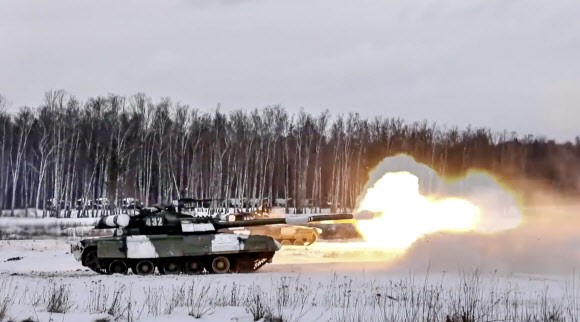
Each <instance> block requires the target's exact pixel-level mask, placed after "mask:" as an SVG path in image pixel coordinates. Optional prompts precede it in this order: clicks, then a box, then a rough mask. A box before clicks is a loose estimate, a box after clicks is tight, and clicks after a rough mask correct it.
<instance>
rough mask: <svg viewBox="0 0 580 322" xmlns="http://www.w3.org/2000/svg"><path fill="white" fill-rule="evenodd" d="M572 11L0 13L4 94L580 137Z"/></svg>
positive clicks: (159, 6)
mask: <svg viewBox="0 0 580 322" xmlns="http://www.w3.org/2000/svg"><path fill="white" fill-rule="evenodd" d="M579 17H580V1H578V0H561V1H560V0H555V1H545V0H475V1H467V0H456V1H438V0H417V1H415V0H396V1H395V0H381V1H344V0H325V1H316V0H314V1H313V0H309V1H305V0H304V1H301V0H299V1H251V0H246V1H234V0H229V1H224V0H222V1H202V0H197V1H176V0H173V1H78V0H70V1H62V0H52V1H21V0H3V1H1V2H0V93H1V94H2V95H4V96H5V97H6V98H7V99H8V100H9V101H11V102H12V106H13V109H16V108H17V107H19V106H21V105H30V106H36V105H38V104H40V103H41V101H42V97H43V93H44V92H45V91H46V90H49V89H65V90H67V91H68V92H70V93H72V94H73V95H75V96H76V97H78V98H79V99H81V100H85V99H86V98H87V97H91V96H97V95H106V94H107V93H116V94H122V95H131V94H134V93H136V92H145V93H146V94H147V95H149V96H151V97H153V98H154V99H158V98H160V97H164V96H169V97H171V98H172V99H173V100H174V101H181V102H182V103H186V104H189V105H191V106H195V107H198V108H202V109H207V110H210V109H214V108H215V106H216V105H217V104H218V103H221V104H222V109H223V110H226V111H227V110H231V109H234V108H245V109H250V108H254V107H263V106H266V105H274V104H281V105H283V106H285V107H286V108H287V109H288V110H290V111H297V110H298V109H299V108H300V107H304V109H305V110H306V111H310V112H313V113H318V112H319V111H322V110H324V109H330V110H331V111H333V113H335V114H336V113H339V112H342V113H347V112H359V113H361V114H362V115H364V116H371V115H383V116H395V117H402V118H404V119H406V120H407V121H421V120H428V121H429V122H437V123H439V124H442V125H443V124H446V125H447V126H451V125H458V126H461V127H463V126H465V125H467V124H472V125H474V126H487V127H490V128H492V129H494V130H503V129H508V130H516V131H518V132H519V133H520V134H526V133H533V134H539V135H547V136H549V137H555V138H557V139H559V140H572V139H573V138H574V137H575V136H576V135H580V18H579Z"/></svg>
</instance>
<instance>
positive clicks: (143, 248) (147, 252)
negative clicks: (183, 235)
mask: <svg viewBox="0 0 580 322" xmlns="http://www.w3.org/2000/svg"><path fill="white" fill-rule="evenodd" d="M157 257H159V255H158V254H157V251H156V250H155V246H154V245H153V243H152V242H151V240H150V239H149V238H147V236H129V237H127V258H157Z"/></svg>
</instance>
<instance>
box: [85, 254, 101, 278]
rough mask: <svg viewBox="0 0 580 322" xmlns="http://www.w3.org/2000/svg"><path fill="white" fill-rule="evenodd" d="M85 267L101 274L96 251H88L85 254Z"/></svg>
mask: <svg viewBox="0 0 580 322" xmlns="http://www.w3.org/2000/svg"><path fill="white" fill-rule="evenodd" d="M85 266H86V267H88V268H90V269H91V270H93V271H95V272H97V273H102V271H101V263H100V262H99V258H98V257H97V250H96V249H94V250H91V251H89V252H88V253H87V256H85Z"/></svg>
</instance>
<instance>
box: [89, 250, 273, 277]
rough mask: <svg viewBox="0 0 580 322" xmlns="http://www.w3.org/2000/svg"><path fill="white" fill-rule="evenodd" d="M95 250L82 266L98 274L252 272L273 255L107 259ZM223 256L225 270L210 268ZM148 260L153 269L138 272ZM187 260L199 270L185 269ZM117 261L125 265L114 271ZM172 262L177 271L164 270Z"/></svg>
mask: <svg viewBox="0 0 580 322" xmlns="http://www.w3.org/2000/svg"><path fill="white" fill-rule="evenodd" d="M94 257H96V251H94V254H91V252H89V254H87V256H85V257H84V258H83V266H86V267H88V268H89V269H90V270H92V271H94V272H96V273H99V274H114V273H119V274H127V273H128V272H129V270H131V271H132V272H133V274H135V275H150V274H153V272H154V271H155V268H157V270H158V272H159V274H161V275H166V274H179V273H181V274H221V273H252V272H256V271H258V270H259V269H260V268H262V267H263V266H264V265H266V264H268V263H271V262H272V258H273V257H274V253H260V254H230V255H223V256H203V257H184V258H171V257H169V258H150V259H139V260H135V259H123V258H119V259H108V258H97V259H96V260H95V258H94ZM219 257H222V258H223V257H225V258H227V259H228V261H229V263H228V265H229V266H230V268H229V269H227V271H226V272H224V271H214V269H212V260H214V259H216V258H219ZM146 261H148V262H150V263H151V264H152V265H154V267H153V270H152V271H151V270H149V271H148V272H147V273H143V272H140V271H139V270H138V269H137V265H139V264H141V263H142V262H146ZM188 261H190V262H191V261H193V262H197V263H199V264H201V268H200V269H199V271H196V272H190V271H187V270H186V268H185V266H186V265H185V263H186V262H188ZM119 262H120V263H121V264H123V265H125V267H124V269H119V270H117V271H115V269H116V268H114V267H113V266H112V264H113V263H116V264H119ZM170 262H174V263H179V265H180V268H179V271H177V272H169V273H168V272H165V269H164V268H163V267H164V265H165V264H167V263H170Z"/></svg>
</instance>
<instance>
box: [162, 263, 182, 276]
mask: <svg viewBox="0 0 580 322" xmlns="http://www.w3.org/2000/svg"><path fill="white" fill-rule="evenodd" d="M180 272H181V263H180V262H178V261H173V260H169V261H164V262H163V263H162V264H161V265H159V273H161V274H169V275H175V274H179V273H180Z"/></svg>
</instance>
